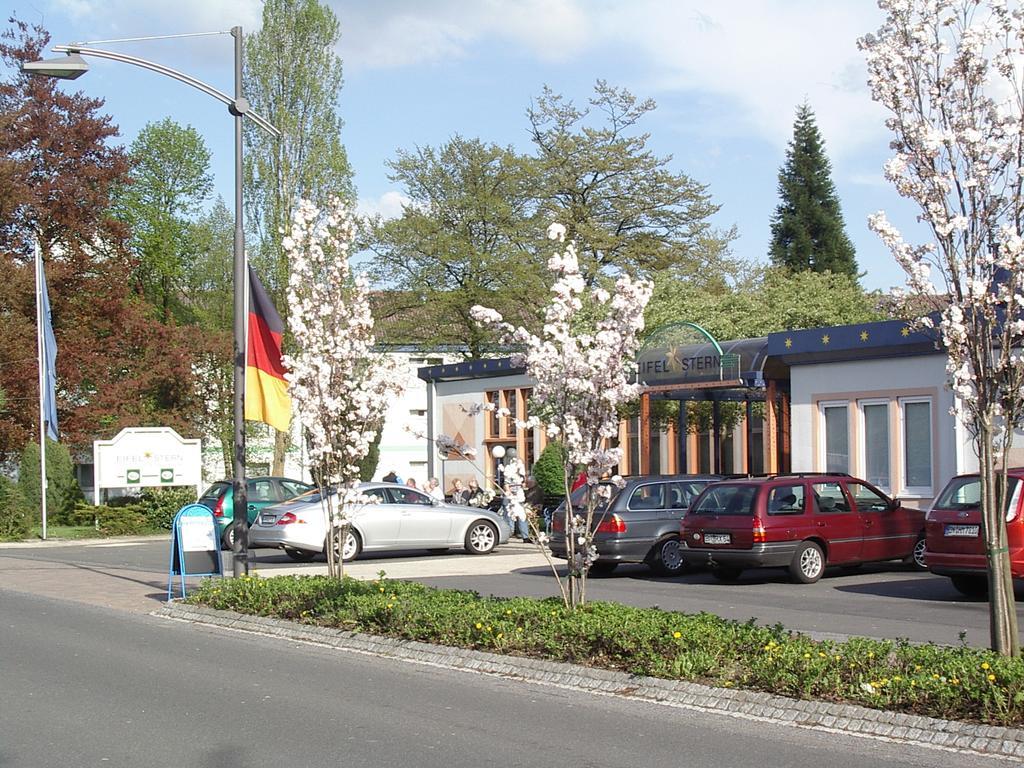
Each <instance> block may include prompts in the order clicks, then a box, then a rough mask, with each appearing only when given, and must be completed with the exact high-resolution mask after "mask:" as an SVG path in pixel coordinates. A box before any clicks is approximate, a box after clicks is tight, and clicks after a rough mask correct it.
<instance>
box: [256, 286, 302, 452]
mask: <svg viewBox="0 0 1024 768" xmlns="http://www.w3.org/2000/svg"><path fill="white" fill-rule="evenodd" d="M282 333H284V323H283V322H282V321H281V316H280V315H279V314H277V310H276V309H274V305H273V304H272V303H271V302H270V297H269V296H267V292H266V290H265V289H264V288H263V283H261V282H260V279H259V278H258V277H257V276H256V272H255V271H254V270H253V268H252V267H249V333H248V336H249V341H248V344H247V345H246V355H245V418H246V419H248V420H249V421H262V422H263V423H265V424H269V425H270V426H272V427H274V428H275V429H278V430H280V431H281V432H287V431H288V422H290V421H291V418H292V400H291V398H290V397H289V396H288V382H287V381H285V378H284V374H285V370H284V365H283V364H282V363H281V334H282Z"/></svg>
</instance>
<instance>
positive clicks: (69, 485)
mask: <svg viewBox="0 0 1024 768" xmlns="http://www.w3.org/2000/svg"><path fill="white" fill-rule="evenodd" d="M18 485H19V486H20V487H21V494H22V497H23V498H24V499H25V504H26V505H27V506H28V508H29V509H41V506H42V502H41V497H40V493H39V444H38V443H26V444H25V447H24V448H23V449H22V451H21V461H20V463H19V466H18ZM82 498H83V496H82V490H81V488H79V487H78V480H77V479H75V471H74V466H73V465H72V463H71V454H70V453H68V449H67V448H66V447H65V446H64V445H63V444H62V443H55V442H54V441H53V440H47V441H46V516H47V519H48V520H50V521H52V522H53V523H54V524H55V525H67V524H68V522H69V518H70V516H71V513H72V512H73V511H74V509H75V504H76V503H78V502H79V501H81V500H82Z"/></svg>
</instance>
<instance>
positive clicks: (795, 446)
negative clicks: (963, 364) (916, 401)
mask: <svg viewBox="0 0 1024 768" xmlns="http://www.w3.org/2000/svg"><path fill="white" fill-rule="evenodd" d="M945 381H946V357H945V355H942V354H935V355H924V356H916V357H893V358H885V359H880V360H857V361H850V362H843V363H819V364H813V365H794V366H793V367H792V368H791V369H790V382H791V387H792V389H791V393H792V417H791V418H792V423H791V434H792V463H793V471H794V472H801V471H802V472H815V471H818V472H820V471H824V459H823V448H822V440H823V433H822V429H821V424H820V419H821V417H820V412H819V408H818V405H817V403H818V402H819V401H823V400H826V401H827V400H835V401H848V402H849V404H850V433H851V453H850V459H851V467H850V472H851V474H853V475H862V474H863V469H864V468H863V466H862V450H861V449H860V440H861V439H862V434H861V431H862V430H861V429H860V426H859V421H858V415H857V413H858V411H857V403H858V401H860V400H866V399H872V398H881V399H889V400H890V403H891V404H892V405H891V406H890V441H889V450H890V456H891V459H892V461H891V463H892V465H893V466H899V465H901V463H902V458H901V456H900V455H898V454H900V453H901V452H902V446H903V442H902V437H901V434H900V430H899V413H898V398H899V397H903V396H925V395H927V396H930V397H931V398H932V488H931V494H930V495H927V494H923V493H922V494H917V495H916V497H915V495H914V494H908V493H907V492H906V489H905V488H903V487H902V479H901V476H900V474H899V473H898V472H894V473H893V476H892V485H893V487H892V488H891V489H889V490H891V492H892V493H894V494H896V495H899V496H901V497H903V498H908V497H909V498H912V499H913V501H914V503H915V504H916V505H918V506H925V505H927V504H930V503H931V499H932V498H933V497H934V494H936V493H938V491H939V490H941V488H942V486H943V485H944V484H945V483H946V481H947V480H948V479H949V478H950V477H951V476H953V475H954V474H957V473H959V472H962V471H969V468H970V466H969V464H968V465H967V467H966V468H965V464H966V463H967V457H968V456H972V455H973V452H972V450H971V448H970V447H969V446H964V444H963V439H964V433H963V431H962V430H958V429H957V425H956V423H955V420H954V418H953V417H952V416H951V415H950V413H949V411H950V408H951V407H952V406H953V396H952V393H951V392H949V391H948V390H947V389H946V388H945Z"/></svg>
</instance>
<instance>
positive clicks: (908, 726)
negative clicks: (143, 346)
mask: <svg viewBox="0 0 1024 768" xmlns="http://www.w3.org/2000/svg"><path fill="white" fill-rule="evenodd" d="M152 615H154V616H160V617H164V618H172V619H179V620H182V621H190V622H195V623H200V624H209V625H213V626H220V627H227V628H230V629H236V630H242V631H246V632H254V633H258V634H263V635H272V636H276V637H282V638H287V639H290V640H299V641H303V642H310V643H315V644H318V645H325V646H329V647H332V648H344V649H348V650H353V651H357V652H360V653H366V654H371V655H375V656H384V657H389V658H396V659H404V660H407V661H413V662H417V663H421V664H429V665H434V666H440V667H446V668H448V669H456V670H463V671H470V672H477V673H482V674H488V675H495V676H499V677H507V678H514V679H519V680H524V681H528V682H534V683H541V684H545V685H555V686H559V687H564V688H574V689H577V690H581V691H589V692H593V693H602V694H608V695H614V696H624V697H629V698H634V699H641V700H644V701H652V702H657V703H660V704H666V705H669V706H675V707H683V708H688V709H695V710H700V711H702V712H713V713H718V714H726V715H731V716H734V717H745V718H748V719H758V720H768V721H772V722H781V723H786V724H790V725H794V726H798V727H802V728H824V729H828V730H830V731H837V732H842V733H850V734H856V735H861V736H873V737H881V738H884V739H888V740H891V741H897V742H903V743H908V744H918V745H924V746H930V747H938V748H940V749H947V750H958V751H964V752H971V753H975V754H979V755H985V756H990V757H1004V758H1014V759H1018V760H1019V759H1022V758H1024V729H1020V728H1006V727H1002V726H991V725H977V724H974V723H964V722H960V721H956V720H941V719H939V718H934V717H922V716H918V715H906V714H902V713H899V712H889V711H887V710H879V709H868V708H867V707H861V706H857V705H853V704H837V703H833V702H824V701H803V700H799V699H790V698H787V697H784V696H774V695H772V694H768V693H761V692H758V691H744V690H735V689H729V688H714V687H710V686H706V685H699V684H697V683H687V682H679V681H675V680H663V679H661V678H656V677H643V676H639V675H630V674H628V673H625V672H617V671H613V670H605V669H593V668H590V667H582V666H577V665H574V664H566V663H562V662H554V661H542V660H539V659H523V658H520V657H517V656H502V655H499V654H494V653H486V652H483V651H473V650H467V649H463V648H449V647H447V646H439V645H430V644H427V643H420V642H416V641H412V640H396V639H394V638H388V637H379V636H376V635H364V634H358V633H353V632H343V631H341V630H337V629H331V628H327V627H314V626H309V625H305V624H296V623H294V622H290V621H283V620H280V619H269V618H263V617H260V616H248V615H245V614H239V613H234V612H231V611H218V610H214V609H212V608H205V607H201V606H194V605H185V604H182V603H179V602H172V603H167V604H166V605H165V606H164V607H163V608H161V609H160V610H159V611H154V612H153V614H152Z"/></svg>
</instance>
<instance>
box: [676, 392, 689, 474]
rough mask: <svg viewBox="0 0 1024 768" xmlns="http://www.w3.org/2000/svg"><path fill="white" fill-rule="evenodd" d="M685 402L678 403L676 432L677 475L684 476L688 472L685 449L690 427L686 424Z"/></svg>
mask: <svg viewBox="0 0 1024 768" xmlns="http://www.w3.org/2000/svg"><path fill="white" fill-rule="evenodd" d="M686 417H687V412H686V401H685V400H680V401H679V428H678V429H677V430H676V440H678V441H679V463H678V467H679V474H681V475H685V474H688V473H689V471H690V461H689V453H688V452H687V450H686V449H687V447H688V445H689V441H690V427H689V425H688V424H687V418H686Z"/></svg>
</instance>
